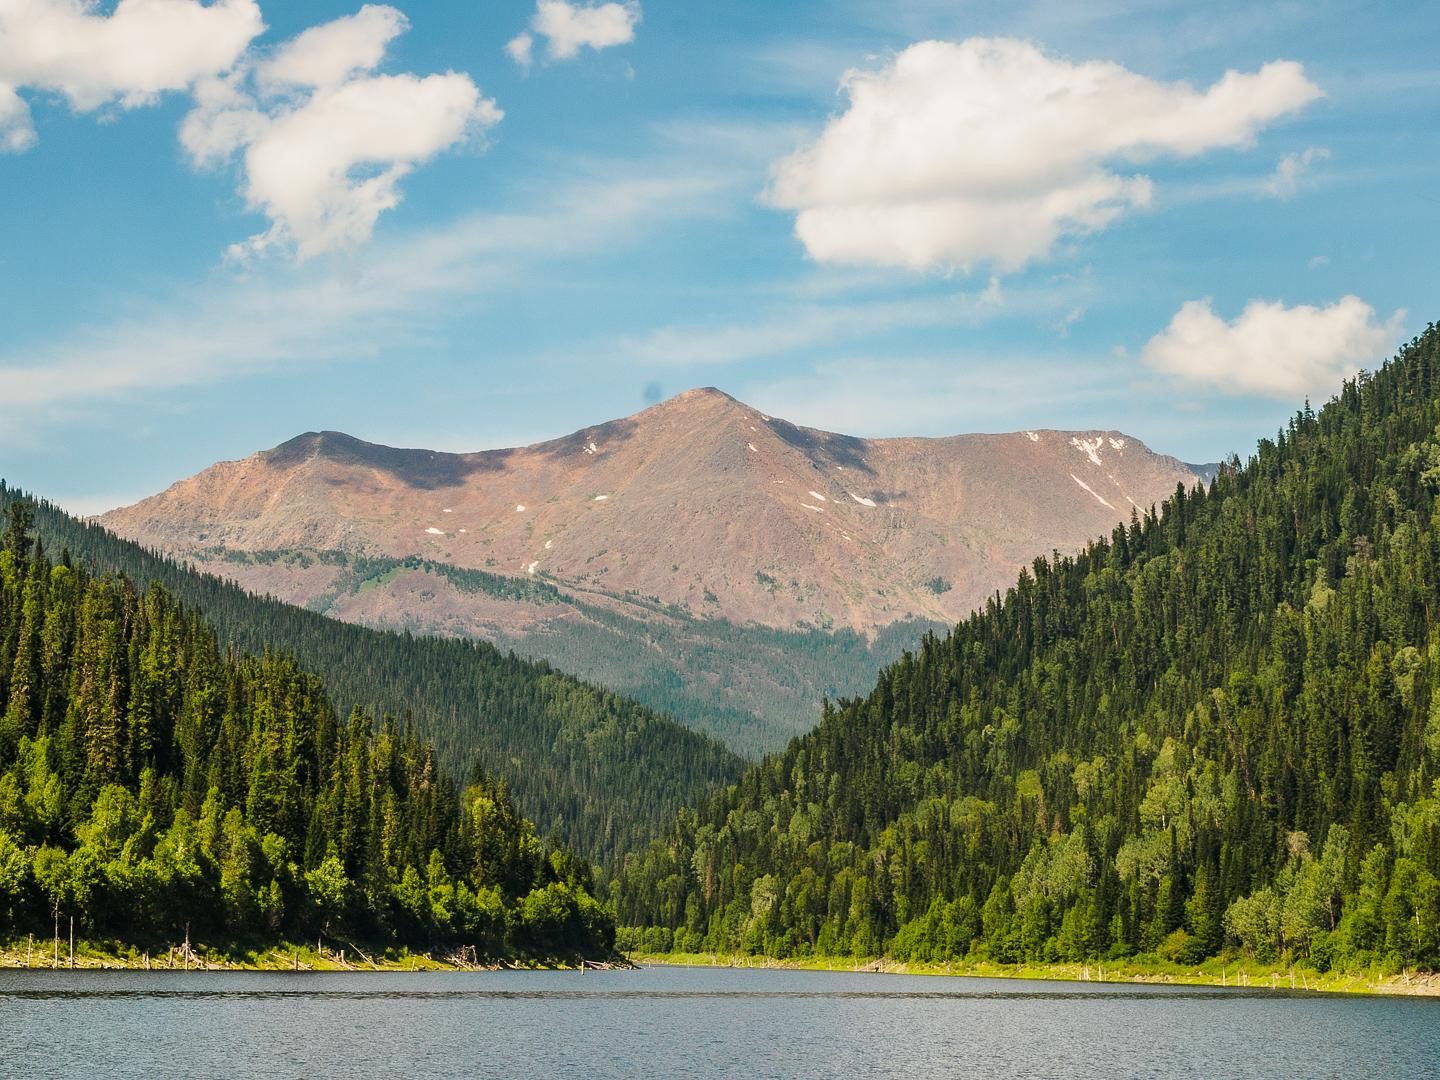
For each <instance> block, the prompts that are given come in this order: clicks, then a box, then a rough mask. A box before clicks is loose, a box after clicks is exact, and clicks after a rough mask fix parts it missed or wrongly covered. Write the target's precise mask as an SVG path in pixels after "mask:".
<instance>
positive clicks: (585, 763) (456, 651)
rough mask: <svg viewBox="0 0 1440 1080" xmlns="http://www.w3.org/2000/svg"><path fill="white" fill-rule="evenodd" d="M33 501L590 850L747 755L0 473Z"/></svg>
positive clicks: (64, 529) (473, 644) (616, 698)
mask: <svg viewBox="0 0 1440 1080" xmlns="http://www.w3.org/2000/svg"><path fill="white" fill-rule="evenodd" d="M18 501H29V502H31V503H33V505H34V513H35V528H36V531H37V533H38V535H39V537H40V539H41V540H42V541H43V542H44V543H45V544H46V545H47V547H48V548H49V549H50V550H51V551H60V550H62V549H66V550H69V551H70V553H71V555H72V556H73V557H74V559H75V560H76V561H78V562H80V563H83V564H84V565H85V566H87V567H90V568H91V569H92V570H93V571H94V572H96V573H116V574H123V575H125V576H126V577H127V578H129V579H130V580H131V581H133V582H135V583H136V584H137V586H139V587H141V588H144V587H146V586H148V585H150V584H151V583H158V584H161V585H163V586H164V587H165V589H166V590H168V592H169V593H170V594H171V595H173V596H174V597H175V598H176V599H177V600H179V601H180V602H181V603H182V604H184V605H185V606H186V607H187V608H190V609H192V610H194V611H198V612H200V613H202V614H203V615H204V617H205V619H206V621H207V622H208V623H209V624H210V625H211V626H213V627H214V629H215V631H216V633H217V634H218V637H219V640H220V643H221V645H222V646H223V647H227V648H232V647H233V648H235V649H238V650H240V651H242V652H246V653H250V654H252V655H256V656H259V655H263V654H264V653H265V652H266V651H267V650H269V651H275V652H280V653H284V654H287V655H291V656H294V657H295V658H296V659H297V660H298V662H299V663H300V664H301V666H303V667H304V668H306V669H307V670H309V671H312V672H314V673H315V674H316V675H317V676H318V677H319V678H320V679H321V681H322V682H323V683H324V684H325V687H326V690H327V691H328V692H329V694H330V695H331V698H332V700H333V701H335V702H336V704H337V705H338V706H339V708H340V711H341V712H342V714H343V713H346V712H348V711H349V710H350V709H351V708H352V707H356V706H358V707H359V708H361V709H362V710H363V711H365V712H366V713H368V714H370V715H373V716H379V717H383V716H386V715H391V716H395V717H398V718H400V719H401V721H402V722H409V723H411V724H413V726H414V729H415V731H416V733H417V734H418V735H419V736H420V737H422V738H424V739H425V740H427V741H428V742H429V743H430V744H432V745H433V746H434V747H435V750H436V753H437V755H438V760H439V765H440V767H441V768H442V769H444V770H446V771H448V772H449V773H450V774H451V775H456V776H459V775H464V774H465V773H466V771H467V770H469V769H470V768H471V767H472V766H473V765H475V764H477V763H478V766H479V767H480V768H482V769H483V770H484V771H485V772H486V773H487V774H488V775H491V776H494V777H497V778H500V779H503V780H504V781H505V782H506V783H507V784H508V785H509V790H510V793H511V795H512V796H513V798H514V799H515V802H516V804H517V806H519V807H520V809H521V810H522V811H523V812H524V813H525V814H526V815H527V816H528V817H530V818H531V819H533V820H534V821H535V823H536V826H537V828H538V829H539V830H540V833H541V835H542V836H546V837H555V838H557V839H558V840H559V841H561V842H563V843H564V844H565V845H566V846H568V847H569V848H571V849H572V850H574V851H576V852H577V853H578V854H581V855H583V856H586V857H588V858H593V859H597V860H604V859H607V858H610V857H612V856H613V855H614V853H615V852H617V851H620V850H624V849H627V848H634V847H637V846H639V845H640V844H642V843H644V842H645V841H646V840H647V839H649V838H650V837H652V836H654V835H656V834H657V833H658V832H660V831H661V830H663V829H664V828H665V827H666V826H667V824H668V823H669V821H671V820H672V819H673V817H674V815H675V811H676V809H677V808H678V807H681V806H684V805H686V804H687V803H691V802H694V801H696V800H698V799H699V798H701V797H702V796H703V795H704V793H706V792H707V791H709V790H711V789H712V788H714V787H715V786H717V785H722V784H725V783H729V782H733V781H734V780H735V778H736V777H738V776H739V774H740V772H741V769H742V768H743V764H744V763H743V762H742V761H741V760H740V759H739V758H738V757H736V756H735V755H734V754H732V753H730V752H729V751H728V750H726V749H725V748H724V746H722V745H721V744H720V743H718V742H716V741H715V740H713V739H710V738H707V737H705V736H703V735H700V734H697V733H696V732H693V731H690V730H688V729H687V728H685V727H682V726H681V725H680V724H677V723H676V722H674V721H673V720H671V719H669V718H668V717H665V716H662V715H659V714H657V713H655V712H653V711H652V710H650V709H647V708H645V707H644V706H641V705H638V704H636V703H635V702H633V701H630V700H628V699H626V698H624V697H622V696H620V695H618V694H614V693H611V692H609V691H606V690H604V689H601V688H599V687H596V686H592V685H589V684H587V683H583V682H580V681H578V680H576V679H574V678H571V677H569V676H567V675H563V674H561V673H559V672H557V671H555V670H554V669H552V668H551V667H550V666H549V665H547V664H544V663H538V662H534V661H529V660H523V659H520V658H517V657H515V656H513V655H508V654H506V653H502V652H500V651H499V650H497V649H496V648H494V647H493V646H491V645H489V644H486V643H484V642H477V641H469V640H458V639H440V638H427V637H415V636H412V635H410V634H407V633H392V632H385V631H377V630H371V629H367V628H364V627H359V626H352V625H349V624H346V623H341V622H337V621H335V620H333V619H328V618H325V617H324V616H322V615H319V614H316V613H314V612H310V611H306V610H304V609H302V608H297V607H294V606H292V605H290V604H285V603H282V602H281V601H279V600H275V599H272V598H269V597H255V596H251V595H250V594H248V593H246V592H245V591H244V590H242V589H240V588H239V587H237V586H235V585H233V584H231V583H230V582H228V581H225V580H222V579H221V578H218V577H215V576H213V575H209V574H200V573H196V572H195V571H194V570H192V569H191V568H189V567H188V566H186V565H182V564H179V563H176V562H174V561H172V560H169V559H165V558H161V557H159V556H157V555H155V554H153V553H151V552H148V551H146V550H144V549H143V548H141V547H139V546H138V545H136V544H132V543H130V542H128V541H125V540H121V539H119V538H117V537H116V536H114V535H113V534H112V533H110V532H108V531H107V530H105V529H102V528H100V527H99V526H97V525H93V524H90V523H87V522H84V521H80V520H78V519H76V518H74V517H71V516H70V515H68V514H66V513H65V512H64V511H62V510H60V509H59V508H58V507H55V506H52V505H50V504H48V503H45V502H43V501H39V500H27V499H26V497H25V496H24V495H23V493H21V492H19V491H16V490H15V489H13V488H7V487H6V486H5V485H4V484H3V483H0V511H3V510H4V509H5V508H6V507H8V506H10V505H11V504H14V503H16V502H18Z"/></svg>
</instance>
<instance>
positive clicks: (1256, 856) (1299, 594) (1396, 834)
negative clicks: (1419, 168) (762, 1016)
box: [616, 326, 1440, 972]
mask: <svg viewBox="0 0 1440 1080" xmlns="http://www.w3.org/2000/svg"><path fill="white" fill-rule="evenodd" d="M616 897H617V901H618V904H619V914H620V918H621V920H622V923H626V924H629V925H631V926H632V927H634V928H635V929H632V930H631V931H629V932H628V934H627V937H626V940H627V941H628V943H629V944H631V945H635V944H641V945H643V946H645V947H647V948H651V949H665V948H671V947H673V948H677V949H681V950H686V951H701V950H702V949H703V950H705V951H710V950H719V951H729V950H731V949H739V950H745V951H751V952H766V953H770V954H774V955H782V956H783V955H805V954H808V953H815V954H832V955H834V954H856V955H875V954H880V953H883V952H887V951H888V952H889V953H890V954H891V955H893V956H895V957H897V958H900V959H917V960H941V961H943V960H946V959H948V958H950V957H954V956H967V955H978V956H983V957H989V958H991V959H995V960H1002V961H1020V960H1055V959H1062V960H1072V961H1090V960H1095V959H1104V958H1114V957H1124V956H1132V955H1136V954H1139V955H1142V956H1148V957H1153V958H1156V959H1161V960H1168V961H1176V962H1181V963H1185V964H1194V963H1196V962H1198V961H1200V960H1202V959H1204V958H1206V957H1213V956H1216V955H1217V954H1221V955H1224V954H1226V953H1227V952H1228V953H1241V954H1245V955H1248V956H1250V957H1252V958H1255V959H1258V960H1259V961H1260V962H1263V963H1266V964H1280V965H1281V966H1284V965H1286V964H1290V963H1294V962H1305V963H1308V964H1309V965H1312V966H1314V967H1317V968H1319V969H1320V970H1327V969H1329V968H1344V969H1347V970H1350V969H1358V968H1362V967H1365V968H1368V967H1369V966H1370V965H1372V964H1373V965H1379V966H1380V967H1381V968H1383V969H1384V970H1386V971H1390V972H1394V971H1398V970H1400V969H1402V968H1407V967H1413V966H1417V965H1418V966H1420V967H1424V968H1430V969H1434V968H1435V967H1436V966H1437V965H1440V328H1437V327H1434V326H1432V327H1431V328H1430V329H1429V330H1427V331H1426V333H1425V334H1424V335H1423V336H1422V337H1420V338H1418V339H1417V340H1415V341H1414V342H1412V343H1411V344H1410V345H1409V346H1407V347H1406V348H1405V349H1404V350H1403V352H1402V354H1401V355H1400V356H1399V357H1397V358H1396V359H1395V360H1393V361H1392V362H1390V363H1388V364H1386V365H1385V366H1384V367H1383V368H1382V369H1381V370H1379V371H1378V372H1376V373H1375V374H1374V375H1362V376H1360V377H1359V378H1358V379H1356V380H1354V381H1352V382H1349V383H1347V384H1345V386H1344V387H1343V389H1342V391H1341V392H1340V394H1339V396H1338V397H1337V398H1335V399H1334V400H1332V401H1331V402H1330V403H1329V404H1328V405H1326V406H1325V408H1324V409H1323V410H1322V411H1321V412H1320V413H1319V414H1318V415H1317V414H1315V413H1313V412H1312V411H1311V410H1310V409H1309V407H1308V406H1307V407H1306V408H1305V410H1304V411H1303V412H1301V413H1300V414H1299V415H1297V416H1296V417H1295V418H1294V420H1293V421H1292V422H1291V423H1290V424H1289V426H1288V427H1287V428H1286V429H1285V430H1283V431H1281V432H1280V433H1279V436H1278V437H1277V438H1276V439H1275V440H1273V441H1271V440H1265V441H1262V442H1261V443H1260V444H1259V447H1258V449H1257V451H1256V453H1255V454H1254V456H1253V457H1251V458H1250V459H1249V461H1248V462H1247V463H1246V464H1244V465H1243V467H1242V466H1241V465H1240V463H1239V462H1238V460H1237V461H1236V462H1235V463H1234V466H1233V467H1227V468H1225V469H1222V470H1221V471H1220V473H1219V475H1218V476H1217V478H1216V479H1215V481H1214V482H1213V483H1212V484H1211V485H1210V486H1209V487H1208V488H1206V489H1201V488H1196V489H1195V490H1193V491H1191V492H1179V493H1177V494H1176V495H1175V496H1174V497H1173V498H1172V499H1170V500H1168V501H1167V502H1166V504H1165V505H1164V507H1163V509H1162V511H1161V513H1159V514H1158V515H1156V514H1147V515H1146V516H1145V517H1144V519H1143V520H1141V521H1139V522H1136V523H1134V524H1132V525H1130V526H1118V527H1116V528H1115V529H1114V530H1113V531H1112V532H1111V533H1110V535H1109V537H1108V538H1107V539H1104V540H1099V541H1095V542H1092V543H1091V544H1089V545H1087V546H1086V547H1085V549H1084V550H1083V551H1081V552H1080V553H1079V554H1077V555H1074V556H1060V557H1057V558H1053V559H1049V560H1041V561H1037V562H1036V564H1035V566H1034V569H1033V572H1022V574H1021V575H1020V578H1019V581H1018V583H1016V584H1014V585H1012V586H1011V588H1010V589H1009V590H1008V591H1007V592H1006V594H1005V596H1004V598H1003V600H996V601H994V602H991V603H988V604H987V605H986V606H985V608H984V609H983V610H982V611H979V612H977V613H976V614H974V615H972V616H970V617H969V618H968V619H966V620H965V621H964V622H962V623H960V624H959V625H958V626H957V627H956V629H955V630H954V631H953V632H951V633H949V634H947V635H945V636H943V637H939V636H930V637H927V638H926V640H925V641H924V642H923V644H922V645H921V647H920V648H919V649H918V650H917V651H916V652H915V653H913V654H907V655H906V656H904V657H903V658H902V659H901V660H900V661H899V662H897V663H896V664H894V665H893V666H891V667H889V668H888V669H887V670H886V671H885V672H884V673H883V674H882V675H881V676H880V679H879V680H878V683H877V685H876V686H875V687H874V689H873V690H872V691H871V692H870V693H869V694H868V695H867V696H865V697H863V698H857V699H854V700H849V701H845V702H842V703H840V704H838V705H837V706H835V707H833V708H827V709H826V710H825V711H824V713H823V715H822V717H821V720H820V724H819V727H818V728H817V729H816V730H815V731H814V732H813V733H811V734H808V735H806V736H804V737H802V738H799V739H797V740H795V741H794V742H793V743H792V744H791V745H790V746H789V747H788V748H787V749H786V750H785V751H784V753H782V754H779V755H776V756H774V757H773V758H770V759H767V760H766V761H765V762H764V763H763V764H760V765H757V766H755V767H754V768H753V769H751V770H750V771H749V772H747V774H746V775H745V776H744V777H743V778H742V779H741V781H740V782H739V784H738V785H736V786H735V787H733V788H729V789H726V790H725V791H723V792H720V793H718V794H716V795H715V796H713V797H712V798H711V799H710V800H709V801H708V802H706V803H704V804H702V805H700V806H699V807H698V809H697V810H693V811H686V812H684V813H682V814H681V815H680V816H679V817H678V818H677V822H676V825H675V827H674V829H673V830H672V832H671V833H670V835H669V836H668V838H667V839H666V840H664V841H663V842H657V843H656V844H654V845H653V846H652V847H650V848H649V849H647V850H646V851H644V852H643V853H637V854H636V855H634V856H632V857H631V858H629V859H628V860H627V861H626V863H625V866H624V868H623V871H622V872H621V874H620V875H619V877H618V879H617V890H616Z"/></svg>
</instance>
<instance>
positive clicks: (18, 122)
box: [0, 84, 35, 154]
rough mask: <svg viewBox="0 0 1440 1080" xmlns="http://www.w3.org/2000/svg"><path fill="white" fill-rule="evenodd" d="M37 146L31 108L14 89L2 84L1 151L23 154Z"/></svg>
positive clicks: (0, 103) (0, 88)
mask: <svg viewBox="0 0 1440 1080" xmlns="http://www.w3.org/2000/svg"><path fill="white" fill-rule="evenodd" d="M34 145H35V125H34V124H32V123H31V122H30V106H28V105H26V104H25V102H24V100H23V99H22V98H21V97H20V95H19V94H17V93H16V92H15V90H14V88H13V87H10V86H5V85H4V84H0V151H5V152H7V153H11V154H19V153H23V152H24V151H26V150H29V149H30V147H32V146H34Z"/></svg>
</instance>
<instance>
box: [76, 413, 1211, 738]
mask: <svg viewBox="0 0 1440 1080" xmlns="http://www.w3.org/2000/svg"><path fill="white" fill-rule="evenodd" d="M1203 475H1205V473H1204V471H1203V470H1201V469H1197V468H1196V467H1193V466H1188V465H1185V464H1183V463H1181V462H1179V461H1176V460H1175V459H1173V458H1169V457H1164V456H1160V455H1157V454H1154V453H1152V452H1151V451H1149V450H1148V449H1147V448H1146V447H1145V446H1144V445H1142V444H1141V443H1139V442H1138V441H1137V440H1135V439H1133V438H1131V437H1129V436H1126V435H1123V434H1121V433H1119V432H1114V431H1090V432H1057V431H1027V432H1020V433H1016V434H1011V435H961V436H955V437H953V438H940V439H920V438H903V439H861V438H855V437H852V436H847V435H836V434H832V433H830V432H824V431H818V430H814V429H810V428H804V427H798V426H796V425H794V424H790V423H788V422H786V421H784V420H781V419H778V418H775V417H770V416H766V415H764V414H762V413H760V412H758V411H756V410H755V409H752V408H750V407H749V406H747V405H744V404H742V403H741V402H738V401H736V400H735V399H734V398H731V397H729V396H728V395H726V394H723V393H721V392H720V391H718V390H714V389H703V390H692V391H689V392H687V393H684V394H681V395H679V396H678V397H676V398H673V399H671V400H670V401H667V402H664V403H662V404H660V405H657V406H655V407H653V408H650V409H647V410H645V411H644V412H641V413H639V414H637V415H635V416H631V417H628V418H626V419H622V420H615V421H611V422H609V423H605V424H601V425H598V426H596V427H592V428H586V429H584V430H582V431H578V432H576V433H574V434H573V435H570V436H567V437H565V438H562V439H557V440H554V441H551V442H545V443H539V444H536V445H534V446H528V447H523V448H518V449H508V450H492V451H486V452H481V453H474V454H444V453H437V452H433V451H428V450H396V449H392V448H389V447H384V446H377V445H374V444H371V443H365V442H361V441H360V440H358V439H354V438H351V437H349V436H347V435H342V434H338V433H335V432H323V433H319V434H316V433H311V434H307V435H302V436H299V437H298V438H296V439H292V440H291V441H289V442H287V443H285V444H283V445H281V446H279V447H276V448H275V449H273V450H268V451H263V452H261V453H258V454H254V455H252V456H250V457H248V458H245V459H244V460H241V461H233V462H222V463H220V464H218V465H215V466H212V467H211V468H209V469H206V470H205V471H203V472H201V473H199V474H198V475H196V476H194V477H192V478H190V479H188V480H182V481H180V482H179V483H176V484H175V485H173V486H172V487H170V488H169V489H168V490H166V491H164V492H162V493H161V494H159V495H156V496H154V497H152V498H148V499H145V500H143V501H141V502H139V503H137V504H135V505H134V506H130V507H126V508H123V509H119V510H114V511H112V512H110V513H108V514H106V515H104V517H103V518H102V519H101V520H102V522H103V523H104V524H105V525H106V526H107V527H109V528H111V529H113V530H115V531H116V532H117V533H119V534H120V535H123V536H126V537H129V538H131V539H134V540H136V541H137V542H139V543H141V544H143V545H146V546H148V547H153V548H156V549H158V550H160V551H163V552H166V553H169V554H172V555H175V556H178V557H183V558H185V559H186V560H188V561H191V562H194V563H196V564H197V565H199V566H201V567H202V568H204V569H207V570H210V571H213V572H215V573H217V574H221V575H223V576H226V577H230V578H233V579H234V580H236V581H237V582H239V583H241V584H242V585H244V586H245V587H247V588H249V589H252V590H254V591H256V592H262V593H270V594H273V595H275V596H278V597H282V598H284V599H286V600H289V601H291V602H294V603H297V604H302V605H305V606H308V607H311V608H313V609H315V610H319V611H323V612H326V613H328V614H334V615H336V616H338V617H340V618H343V619H346V620H348V621H352V622H359V623H365V624H369V625H377V626H391V627H397V628H404V629H409V630H412V631H415V632H438V633H443V634H451V635H460V636H472V637H480V638H485V639H488V640H493V641H495V642H497V643H498V644H500V645H502V646H503V647H507V648H513V649H515V650H517V651H519V652H521V653H524V654H526V655H531V656H537V657H542V658H545V659H548V660H551V661H553V662H555V663H557V664H559V665H561V666H563V667H564V668H565V669H566V670H571V671H574V672H576V673H577V674H580V675H582V676H584V677H586V678H591V679H595V680H597V681H600V682H603V683H604V684H605V685H608V686H611V687H614V688H616V689H619V690H622V691H624V692H627V693H632V694H634V695H636V696H637V697H639V698H640V699H642V700H644V701H646V702H648V703H650V704H651V705H653V706H655V707H658V708H664V709H667V710H669V711H671V712H672V713H673V714H674V715H676V716H677V717H679V718H681V719H683V720H686V721H688V722H690V723H692V724H694V725H696V726H700V727H704V728H706V729H708V730H710V731H712V732H715V733H717V734H720V735H721V736H723V737H724V738H726V739H727V741H729V742H730V743H731V744H732V745H734V746H737V747H739V748H741V749H744V750H747V751H755V750H763V749H769V748H774V747H775V746H777V745H780V744H783V741H784V739H785V738H786V737H788V736H789V735H791V734H794V733H796V732H798V731H800V730H803V728H804V726H806V725H807V724H808V722H809V720H808V718H809V717H810V716H812V715H813V710H814V708H815V707H816V705H817V704H818V703H819V701H820V700H821V699H822V697H824V696H827V695H829V696H836V695H839V694H853V693H858V692H860V691H861V690H862V689H863V687H864V686H865V685H866V684H867V683H868V682H869V681H871V680H873V678H874V675H875V673H876V671H878V670H879V667H880V666H881V664H882V663H884V662H886V661H888V660H889V659H892V658H893V657H894V656H896V655H898V653H899V651H900V649H901V648H902V647H904V646H906V645H910V644H913V643H914V642H915V641H917V640H918V639H919V637H920V636H921V634H922V633H923V632H924V631H925V630H926V629H930V628H933V627H938V626H941V625H948V624H950V623H953V622H954V621H955V620H957V619H959V618H962V617H963V616H965V615H967V614H968V613H969V612H970V611H972V610H973V609H974V608H975V607H976V606H977V605H979V604H981V603H983V602H984V601H985V600H986V598H987V597H989V596H991V595H992V594H993V593H994V592H995V590H997V589H999V588H1003V587H1004V586H1005V585H1007V584H1008V583H1009V582H1010V581H1012V580H1013V578H1014V575H1015V573H1016V572H1017V570H1018V569H1019V568H1020V567H1021V566H1024V565H1026V564H1028V563H1029V562H1030V561H1031V560H1032V559H1033V558H1035V557H1036V556H1037V555H1047V554H1049V553H1051V552H1052V551H1055V550H1061V551H1072V550H1075V549H1078V548H1079V547H1080V546H1081V545H1083V544H1084V543H1085V542H1087V541H1088V540H1089V539H1090V538H1091V537H1093V536H1096V535H1100V534H1103V533H1106V532H1108V531H1109V530H1110V529H1111V528H1112V527H1113V526H1114V525H1115V524H1116V523H1117V522H1118V521H1121V520H1123V519H1128V518H1129V516H1130V515H1131V513H1132V512H1133V511H1143V510H1145V509H1147V508H1148V507H1150V506H1151V505H1152V504H1153V503H1155V502H1156V501H1158V500H1160V499H1162V498H1164V497H1166V496H1167V495H1169V494H1171V493H1173V492H1174V490H1175V488H1176V487H1177V485H1190V484H1193V483H1195V482H1196V480H1197V479H1199V478H1201V477H1202V476H1203ZM757 718H758V721H757Z"/></svg>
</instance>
